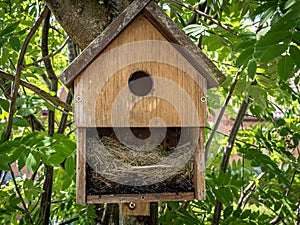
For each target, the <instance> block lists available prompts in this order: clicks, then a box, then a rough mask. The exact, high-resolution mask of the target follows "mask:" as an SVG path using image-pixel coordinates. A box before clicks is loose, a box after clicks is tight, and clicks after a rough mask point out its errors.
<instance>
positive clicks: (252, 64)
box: [248, 60, 257, 79]
mask: <svg viewBox="0 0 300 225" xmlns="http://www.w3.org/2000/svg"><path fill="white" fill-rule="evenodd" d="M256 69H257V64H256V62H255V61H254V60H251V61H250V62H249V64H248V76H249V77H250V78H251V79H254V76H255V74H256Z"/></svg>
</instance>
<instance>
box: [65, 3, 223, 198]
mask: <svg viewBox="0 0 300 225" xmlns="http://www.w3.org/2000/svg"><path fill="white" fill-rule="evenodd" d="M220 74H221V73H220V72H219V71H218V69H217V68H216V67H215V66H214V65H213V63H212V62H211V61H210V60H209V59H208V58H207V57H206V56H205V55H204V54H203V53H202V52H201V51H200V50H199V49H198V48H197V47H196V46H195V44H194V43H193V42H192V41H191V40H190V39H189V38H188V37H187V36H186V35H185V34H184V33H183V32H182V30H181V29H180V28H179V27H178V26H177V25H176V24H175V23H174V22H173V21H172V20H171V19H170V18H169V17H168V16H167V15H166V14H165V13H164V12H163V11H162V10H161V9H160V8H159V7H158V6H157V4H156V3H155V2H152V1H151V0H135V1H134V2H133V3H132V4H131V5H130V6H129V7H128V8H127V9H125V11H124V12H122V13H121V14H120V15H119V17H118V18H116V19H115V20H114V21H113V22H112V23H111V24H110V25H109V26H108V27H107V28H106V29H105V30H104V31H103V32H102V33H101V35H99V36H98V37H97V38H96V39H95V40H94V41H93V42H92V43H91V44H90V45H89V46H88V47H87V48H86V49H84V51H83V52H82V53H81V54H80V55H79V56H78V57H77V58H76V59H75V60H74V61H73V62H72V63H71V64H70V66H69V67H68V68H66V69H65V70H64V71H63V72H62V74H61V75H60V79H61V80H62V82H63V83H64V84H65V85H66V86H68V87H71V86H72V87H73V88H74V99H75V106H74V107H75V109H74V110H75V122H76V127H77V202H78V203H104V202H107V203H113V202H123V203H124V202H155V201H174V200H192V199H204V198H205V174H204V172H205V162H204V135H203V127H204V126H205V123H206V103H205V95H206V90H207V88H210V87H214V86H216V85H217V82H216V80H215V78H214V77H219V76H220Z"/></svg>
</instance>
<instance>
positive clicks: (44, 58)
mask: <svg viewBox="0 0 300 225" xmlns="http://www.w3.org/2000/svg"><path fill="white" fill-rule="evenodd" d="M69 40H70V38H69V37H67V39H66V40H65V41H64V43H63V44H62V45H61V46H60V47H59V48H58V49H57V50H56V51H54V52H52V53H51V54H49V55H46V56H44V57H42V58H40V59H38V60H36V61H34V62H33V63H30V64H26V65H24V67H30V66H37V65H38V63H40V62H43V61H44V60H46V59H50V58H52V57H53V56H55V55H57V54H58V53H60V52H61V51H62V50H63V49H64V47H65V46H66V45H67V43H68V41H69Z"/></svg>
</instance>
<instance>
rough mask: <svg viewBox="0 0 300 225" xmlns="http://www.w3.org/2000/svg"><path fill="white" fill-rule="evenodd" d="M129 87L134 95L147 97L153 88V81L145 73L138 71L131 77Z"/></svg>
mask: <svg viewBox="0 0 300 225" xmlns="http://www.w3.org/2000/svg"><path fill="white" fill-rule="evenodd" d="M128 86H129V89H130V91H131V92H132V93H133V94H135V95H137V96H146V95H147V94H149V93H150V91H151V90H152V88H153V80H152V78H151V76H150V75H149V74H147V73H145V72H144V71H137V72H134V73H133V74H131V75H130V77H129V79H128Z"/></svg>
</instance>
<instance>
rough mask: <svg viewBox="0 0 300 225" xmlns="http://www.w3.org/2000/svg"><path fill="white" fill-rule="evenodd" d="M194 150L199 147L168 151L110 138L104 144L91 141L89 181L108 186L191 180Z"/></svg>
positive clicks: (102, 141)
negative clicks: (112, 183) (175, 179)
mask: <svg viewBox="0 0 300 225" xmlns="http://www.w3.org/2000/svg"><path fill="white" fill-rule="evenodd" d="M194 150H195V146H192V144H190V143H186V144H184V145H181V146H178V147H176V148H173V149H171V150H166V148H165V147H164V146H163V145H158V146H153V145H150V144H145V145H143V146H127V145H124V144H122V143H120V142H119V141H116V140H114V139H112V138H110V137H102V138H101V141H100V140H99V139H98V138H87V158H86V160H87V163H88V165H89V167H90V168H91V169H92V171H93V172H92V177H91V178H88V179H93V183H97V182H101V183H105V184H107V186H109V182H108V181H112V182H115V183H118V184H122V185H123V184H124V185H130V186H145V185H152V184H155V183H159V182H163V181H165V182H166V180H172V179H170V178H172V177H173V178H174V177H180V179H181V180H182V179H185V180H189V181H190V180H192V176H193V157H192V156H193V155H194ZM180 179H179V180H180ZM173 180H174V179H173ZM177 180H178V179H177Z"/></svg>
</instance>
